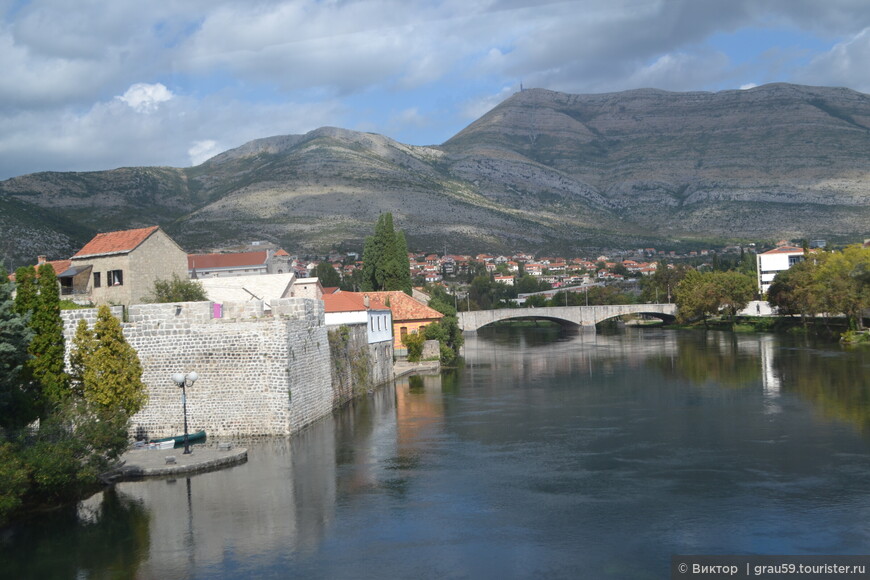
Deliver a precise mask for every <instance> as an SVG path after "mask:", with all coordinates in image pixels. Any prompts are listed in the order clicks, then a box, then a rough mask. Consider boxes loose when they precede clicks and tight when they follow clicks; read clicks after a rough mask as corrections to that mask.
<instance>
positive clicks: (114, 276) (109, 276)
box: [106, 270, 124, 286]
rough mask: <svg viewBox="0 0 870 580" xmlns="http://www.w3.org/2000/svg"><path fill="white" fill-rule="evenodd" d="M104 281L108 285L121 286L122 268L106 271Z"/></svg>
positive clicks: (122, 279) (122, 283) (122, 280)
mask: <svg viewBox="0 0 870 580" xmlns="http://www.w3.org/2000/svg"><path fill="white" fill-rule="evenodd" d="M106 283H107V284H108V285H109V286H123V285H124V272H123V270H109V271H108V272H106Z"/></svg>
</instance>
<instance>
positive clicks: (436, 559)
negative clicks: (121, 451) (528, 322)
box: [0, 328, 870, 580]
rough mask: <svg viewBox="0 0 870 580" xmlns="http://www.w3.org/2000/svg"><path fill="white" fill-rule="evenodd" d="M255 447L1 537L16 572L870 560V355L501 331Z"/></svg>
mask: <svg viewBox="0 0 870 580" xmlns="http://www.w3.org/2000/svg"><path fill="white" fill-rule="evenodd" d="M212 443H215V442H212ZM245 444H246V445H247V446H248V447H249V460H248V462H247V463H246V464H243V465H240V466H236V467H233V468H230V469H226V470H223V471H218V472H214V473H207V474H200V475H195V476H192V477H190V478H182V479H175V480H148V481H140V482H126V483H122V484H119V485H117V486H116V487H115V489H113V490H109V491H105V492H101V493H100V494H97V495H96V496H94V497H92V498H90V499H89V500H87V501H85V502H82V503H81V504H79V505H78V506H77V507H76V509H69V510H62V511H60V512H57V513H53V514H50V515H47V516H42V517H40V518H38V519H36V520H35V521H32V522H29V523H26V524H21V525H18V526H16V527H14V528H11V529H8V530H5V531H4V532H3V533H2V535H0V570H2V571H3V572H2V575H3V577H10V578H40V579H44V578H107V577H118V578H160V579H166V578H203V579H206V578H207V579H211V578H291V577H293V578H373V579H374V578H377V579H378V580H383V579H385V578H530V577H546V578H593V579H594V578H665V577H668V575H669V565H670V558H671V555H672V554H867V553H870V527H868V526H867V521H870V349H866V348H865V349H863V350H861V349H855V350H849V349H846V348H844V347H841V346H839V345H836V344H833V345H832V344H817V343H813V342H811V341H808V340H806V339H803V338H792V337H783V336H772V335H733V334H729V333H719V332H707V333H703V332H688V331H670V330H660V329H659V330H656V329H646V330H638V329H627V330H622V331H618V332H613V333H602V334H598V335H592V334H579V335H570V334H564V333H562V332H557V331H555V330H553V329H552V328H524V329H513V330H510V329H500V330H497V331H493V332H489V333H486V332H484V333H481V334H480V335H477V336H472V337H469V338H468V341H467V343H466V347H465V365H464V366H463V367H462V368H460V369H458V370H455V371H445V372H444V373H442V374H441V375H439V376H429V377H410V378H406V379H403V380H400V381H398V382H397V384H396V385H395V386H389V387H386V388H382V389H380V390H378V391H376V392H375V393H373V394H371V395H370V396H368V397H363V398H361V399H359V400H357V401H356V402H354V403H353V404H351V405H350V406H348V407H346V408H345V409H342V410H341V411H340V412H337V413H335V414H334V416H332V417H330V418H327V419H325V420H322V421H319V422H318V423H316V424H314V425H313V426H311V427H309V428H307V429H305V430H304V431H303V432H301V433H299V434H298V435H296V436H294V437H292V438H290V439H286V438H271V439H262V440H255V441H250V442H246V443H245ZM194 452H195V451H194Z"/></svg>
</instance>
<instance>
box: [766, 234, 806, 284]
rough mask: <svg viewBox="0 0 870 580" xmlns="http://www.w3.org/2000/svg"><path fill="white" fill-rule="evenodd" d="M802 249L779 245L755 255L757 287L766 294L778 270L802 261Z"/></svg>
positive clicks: (782, 270)
mask: <svg viewBox="0 0 870 580" xmlns="http://www.w3.org/2000/svg"><path fill="white" fill-rule="evenodd" d="M803 260H804V250H803V248H798V247H797V246H780V247H778V248H774V249H773V250H770V251H767V252H764V253H762V254H758V255H757V256H756V265H757V268H756V270H757V278H758V289H759V290H760V291H761V293H762V294H767V291H768V290H769V289H770V285H771V283H772V282H773V279H774V278H775V277H776V275H777V274H779V273H780V272H784V271H785V270H788V269H789V268H791V267H792V266H794V265H795V264H797V263H798V262H803Z"/></svg>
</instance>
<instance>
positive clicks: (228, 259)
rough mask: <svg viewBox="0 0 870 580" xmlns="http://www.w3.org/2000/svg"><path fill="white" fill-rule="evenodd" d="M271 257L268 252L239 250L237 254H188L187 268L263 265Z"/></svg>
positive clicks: (204, 268)
mask: <svg viewBox="0 0 870 580" xmlns="http://www.w3.org/2000/svg"><path fill="white" fill-rule="evenodd" d="M268 257H269V254H268V252H266V251H265V250H261V251H259V252H238V253H236V254H188V255H187V269H188V270H193V269H194V268H198V269H200V270H207V269H209V268H241V267H243V266H262V265H263V264H265V263H266V259H267V258H268Z"/></svg>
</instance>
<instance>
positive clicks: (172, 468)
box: [103, 446, 248, 482]
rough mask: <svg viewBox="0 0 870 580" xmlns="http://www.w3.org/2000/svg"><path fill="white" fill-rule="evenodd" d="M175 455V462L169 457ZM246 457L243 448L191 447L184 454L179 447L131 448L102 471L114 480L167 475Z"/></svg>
mask: <svg viewBox="0 0 870 580" xmlns="http://www.w3.org/2000/svg"><path fill="white" fill-rule="evenodd" d="M173 457H174V458H175V459H174V463H173V462H172V459H170V458H173ZM247 460H248V450H247V449H246V448H244V447H233V448H231V449H227V450H224V449H220V448H218V447H200V446H196V447H194V448H192V449H191V453H190V454H188V455H185V454H184V449H183V448H181V447H178V448H175V449H162V450H160V449H131V450H129V451H127V452H126V453H124V455H122V456H121V461H123V462H124V464H123V465H122V466H121V467H119V468H117V469H113V470H112V471H110V472H108V473H105V474H103V478H104V479H105V480H106V481H110V482H117V481H124V480H128V479H141V478H143V477H158V476H159V477H166V476H174V475H189V474H191V473H201V472H204V471H213V470H215V469H221V468H223V467H230V466H232V465H237V464H239V463H244V462H245V461H247Z"/></svg>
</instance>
